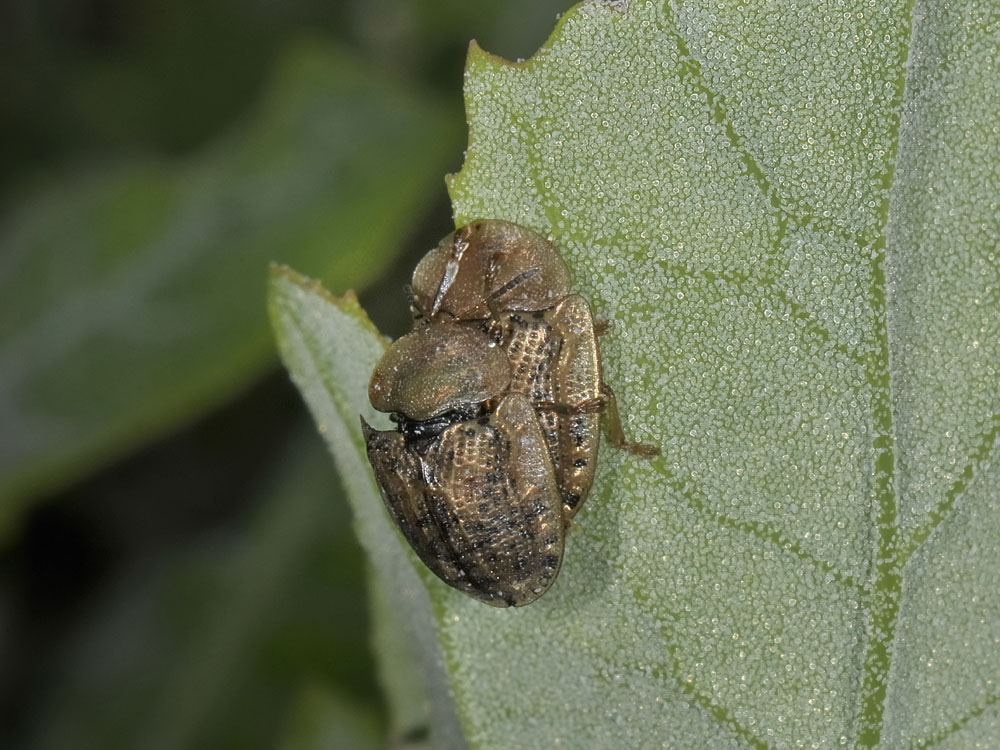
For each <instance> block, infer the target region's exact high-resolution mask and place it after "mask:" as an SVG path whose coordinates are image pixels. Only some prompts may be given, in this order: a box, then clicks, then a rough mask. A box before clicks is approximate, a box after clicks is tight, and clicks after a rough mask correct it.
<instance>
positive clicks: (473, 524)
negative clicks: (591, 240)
mask: <svg viewBox="0 0 1000 750" xmlns="http://www.w3.org/2000/svg"><path fill="white" fill-rule="evenodd" d="M411 294H412V297H411V299H412V309H413V315H414V330H413V331H411V332H410V333H408V334H406V335H405V336H403V337H402V338H400V339H399V340H397V341H396V342H395V343H394V344H393V345H392V346H391V347H390V348H389V349H388V350H387V351H386V353H385V355H384V356H383V358H382V359H381V360H380V361H379V362H378V364H377V365H376V367H375V370H374V372H373V373H372V378H371V381H370V383H369V398H370V400H371V403H372V405H373V406H374V407H375V408H376V409H377V410H379V411H383V412H389V413H390V415H391V417H390V418H391V419H392V420H393V421H394V422H395V423H396V425H397V428H396V430H388V431H379V430H375V429H373V428H371V427H370V426H369V425H368V424H367V423H366V422H365V421H364V419H363V418H362V420H361V421H362V427H363V431H364V436H365V444H366V447H367V451H368V458H369V461H370V462H371V464H372V467H373V469H374V470H375V476H376V479H377V481H378V484H379V488H380V491H381V494H382V497H383V500H384V501H385V504H386V507H387V508H388V510H389V512H390V514H391V515H392V517H393V519H394V520H395V522H396V524H397V525H398V526H399V528H400V530H401V531H402V533H403V535H404V536H405V537H406V539H407V541H408V542H409V543H410V545H411V546H412V547H413V548H414V550H415V551H416V553H417V555H418V556H419V557H420V559H421V560H422V561H423V562H424V563H425V564H426V565H427V567H428V568H430V569H431V570H432V571H433V572H434V573H435V574H436V575H437V576H438V577H440V578H441V579H442V580H444V581H445V582H446V583H448V584H449V585H451V586H453V587H455V588H457V589H459V590H461V591H464V592H465V593H467V594H469V595H471V596H473V597H474V598H477V599H479V600H481V601H484V602H486V603H488V604H492V605H495V606H521V605H524V604H529V603H531V602H532V601H534V600H535V599H537V598H538V597H539V596H541V594H543V593H544V592H545V591H546V590H547V589H548V588H549V586H551V584H552V582H553V581H554V580H555V577H556V575H557V573H558V571H559V566H560V565H561V560H562V552H563V546H564V540H565V530H566V527H567V526H568V524H569V520H570V519H571V518H572V517H573V515H574V514H575V513H576V512H577V511H578V510H579V508H580V506H581V504H582V503H583V501H584V499H585V498H586V495H587V493H588V492H589V490H590V487H591V485H592V484H593V480H594V472H595V469H596V462H597V451H598V446H599V441H600V415H601V413H602V412H607V414H608V417H609V434H610V435H611V437H612V439H613V440H614V441H615V443H616V444H617V445H618V446H619V447H621V448H623V449H625V450H628V451H631V452H633V453H635V454H637V455H641V456H644V457H651V456H653V455H656V454H657V453H658V452H659V451H658V450H657V449H656V448H655V447H653V446H649V445H645V444H637V443H630V442H629V441H627V440H626V439H625V436H624V433H623V432H622V429H621V421H620V419H619V417H618V411H617V408H616V403H615V398H614V393H613V392H612V391H611V389H610V388H609V387H608V386H607V385H606V384H605V383H604V382H603V379H602V377H601V366H600V354H599V350H598V346H597V336H598V335H599V333H600V332H601V329H600V327H599V326H595V324H594V321H593V318H592V316H591V312H590V305H589V304H588V302H587V300H586V299H585V298H584V297H582V296H580V295H577V294H571V293H570V275H569V269H568V267H567V266H566V264H565V262H564V261H563V260H562V258H561V257H560V256H559V254H558V252H557V251H556V249H555V247H554V246H553V245H552V244H551V243H550V242H548V241H547V240H545V239H544V238H542V237H540V236H539V235H537V234H535V233H534V232H532V231H531V230H529V229H526V228H524V227H520V226H518V225H516V224H512V223H510V222H506V221H499V220H479V221H474V222H472V223H470V224H468V225H466V226H464V227H462V228H460V229H457V230H456V231H455V232H454V233H452V234H451V235H449V236H448V237H445V238H444V239H443V240H442V241H441V242H440V243H439V244H438V246H437V247H435V248H434V249H433V250H431V251H430V252H429V253H428V254H427V255H426V256H425V257H424V258H423V259H422V260H421V261H420V263H419V264H418V265H417V268H416V269H415V271H414V274H413V282H412V290H411Z"/></svg>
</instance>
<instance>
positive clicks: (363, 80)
mask: <svg viewBox="0 0 1000 750" xmlns="http://www.w3.org/2000/svg"><path fill="white" fill-rule="evenodd" d="M448 114H449V113H448V112H447V110H442V108H441V107H440V106H439V104H438V103H437V102H435V101H434V100H432V99H423V98H421V97H420V96H419V95H417V94H415V92H412V91H405V90H402V89H401V87H399V86H398V85H397V84H393V83H391V82H390V81H389V80H388V79H387V78H386V77H385V76H383V75H380V74H379V73H378V72H377V71H373V70H368V69H366V68H365V67H364V66H363V65H362V64H361V63H359V62H358V61H356V60H352V59H351V58H349V57H348V56H346V55H345V54H344V53H343V52H340V51H338V50H335V49H331V48H329V47H328V46H326V45H324V44H321V43H318V42H302V43H300V44H298V45H296V46H294V47H293V48H292V49H290V50H289V51H288V53H287V55H286V56H285V58H284V59H283V62H282V64H281V65H280V66H279V69H278V70H277V71H276V72H275V74H274V76H273V80H272V81H271V83H270V86H269V88H268V91H267V93H266V95H265V97H264V100H263V103H262V105H261V106H260V107H259V108H257V109H256V110H255V111H254V112H253V113H252V115H251V116H250V117H249V118H248V123H247V125H246V126H245V127H243V128H242V129H241V130H240V131H238V132H235V133H233V134H231V135H230V136H228V137H226V138H224V139H222V140H220V141H218V142H216V143H214V144H210V145H209V146H208V147H207V148H206V149H205V150H204V151H202V152H201V153H198V154H195V155H194V156H192V157H190V158H188V159H185V160H183V161H181V162H177V163H173V162H149V163H144V164H129V165H126V166H124V167H122V168H121V169H118V170H114V171H112V172H110V173H107V174H104V175H100V176H95V175H92V174H73V175H66V176H65V178H64V179H63V180H62V183H61V184H60V185H59V186H58V187H55V188H52V189H50V190H48V191H47V192H45V193H44V194H42V195H40V196H38V197H37V198H35V199H34V200H32V201H31V202H30V203H29V204H27V205H25V206H22V207H21V208H20V209H19V210H18V211H17V212H16V213H13V214H11V215H10V216H8V217H7V218H6V219H5V220H4V221H3V222H2V225H0V247H2V248H3V254H2V258H0V300H2V303H0V423H2V424H3V429H2V430H0V535H3V533H5V529H6V527H8V526H9V524H10V522H11V521H12V520H13V519H14V518H15V517H16V515H17V513H18V512H19V508H20V506H21V504H22V503H23V502H26V501H27V500H29V499H31V498H32V497H37V496H38V495H39V493H43V492H46V491H51V490H53V489H56V488H58V487H60V486H63V485H65V484H66V483H67V482H69V481H71V480H73V479H74V478H77V477H79V476H80V475H81V474H83V473H85V472H87V471H93V470H94V469H95V468H97V467H98V466H99V465H100V464H101V463H103V462H106V461H108V460H111V459H112V458H114V457H115V456H117V455H120V454H122V453H124V452H127V451H131V450H134V449H135V448H136V446H137V445H138V444H139V443H140V442H141V441H143V440H145V439H149V438H150V437H151V436H153V435H156V434H161V433H162V432H163V431H165V430H168V429H171V428H173V427H176V426H177V425H178V424H179V423H180V422H182V421H183V420H185V419H187V418H190V417H191V416H192V415H194V414H196V413H198V412H199V411H201V410H203V409H205V408H208V407H210V406H211V405H212V404H215V403H218V402H220V401H222V400H224V399H228V398H231V397H232V396H233V394H234V393H236V392H238V391H239V390H240V389H241V388H244V387H246V386H247V385H248V384H249V383H251V382H253V380H254V379H255V378H257V377H259V375H260V374H261V372H262V371H263V370H264V369H265V368H266V367H267V366H269V365H270V364H271V362H272V360H273V347H272V343H271V339H270V335H269V332H268V329H267V321H266V318H265V315H264V312H263V309H262V307H263V306H262V305H261V304H260V300H261V299H262V298H263V295H264V290H265V283H266V281H265V279H266V269H267V264H268V263H269V262H271V261H285V262H294V263H295V264H297V265H298V266H300V267H302V268H303V269H304V270H307V271H309V272H310V273H313V274H316V275H320V276H323V277H325V278H329V279H330V280H331V283H332V284H334V285H335V288H337V289H339V290H341V291H343V290H344V289H346V288H348V287H349V286H357V287H359V286H361V285H364V284H365V283H366V282H368V281H370V280H371V279H373V278H375V277H376V276H377V275H378V274H379V272H380V271H381V270H382V269H383V268H384V267H385V264H386V263H387V262H388V260H389V259H390V258H391V257H392V255H393V254H394V251H395V250H396V249H397V247H398V246H399V245H400V244H401V242H402V239H403V238H404V237H405V236H406V234H407V232H408V231H409V229H410V226H411V224H412V222H413V221H414V220H415V217H416V216H417V215H419V213H420V212H421V211H422V210H423V209H424V207H425V206H426V205H427V202H428V195H429V191H430V190H431V189H432V188H433V186H434V185H435V182H436V180H438V179H439V177H440V173H441V170H442V169H443V168H444V166H445V165H446V164H447V162H448V158H449V157H450V155H451V151H452V148H453V144H454V142H455V136H456V132H455V130H456V128H455V127H454V124H453V123H452V122H451V118H450V117H449V116H448Z"/></svg>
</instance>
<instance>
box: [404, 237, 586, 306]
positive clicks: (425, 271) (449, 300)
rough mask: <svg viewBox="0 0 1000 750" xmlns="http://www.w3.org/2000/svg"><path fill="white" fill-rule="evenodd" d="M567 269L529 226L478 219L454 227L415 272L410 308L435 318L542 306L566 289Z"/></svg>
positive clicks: (550, 246)
mask: <svg viewBox="0 0 1000 750" xmlns="http://www.w3.org/2000/svg"><path fill="white" fill-rule="evenodd" d="M569 284H570V278H569V270H568V269H567V267H566V264H565V263H564V262H563V260H562V258H561V257H560V256H559V254H558V253H557V252H556V250H555V248H554V247H553V246H552V244H551V243H550V242H549V241H548V240H546V239H545V238H544V237H541V236H540V235H538V234H535V233H534V232H532V231H531V230H529V229H525V228H524V227H521V226H518V225H517V224H512V223H510V222H509V221H501V220H499V219H478V220H476V221H473V222H471V223H470V224H467V225H465V226H464V227H461V228H460V229H456V230H455V231H454V232H452V233H451V234H450V235H448V236H447V237H445V238H444V239H443V240H441V242H440V243H439V244H438V246H437V247H435V248H434V249H433V250H431V251H430V252H429V253H427V255H425V256H424V257H423V259H422V260H421V261H420V263H419V264H418V265H417V268H416V270H414V272H413V307H414V310H415V311H416V312H417V314H419V315H421V316H425V317H431V318H432V317H435V316H437V315H438V313H441V312H444V313H447V314H449V315H451V316H452V317H453V318H457V319H459V320H482V319H485V318H488V317H490V306H491V304H492V306H493V309H494V310H526V311H531V310H544V309H547V308H549V307H551V306H552V305H554V304H555V303H556V302H557V301H558V300H560V299H562V298H563V297H565V296H566V295H567V294H569Z"/></svg>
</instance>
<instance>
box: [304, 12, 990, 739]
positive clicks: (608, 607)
mask: <svg viewBox="0 0 1000 750" xmlns="http://www.w3.org/2000/svg"><path fill="white" fill-rule="evenodd" d="M996 28H997V17H996V12H995V9H994V8H992V7H990V6H989V4H977V3H975V2H964V3H949V4H947V7H942V6H941V5H940V4H933V3H922V2H918V3H907V2H897V3H891V4H889V5H885V4H870V3H863V2H857V3H849V4H847V5H838V6H836V10H834V9H833V7H832V6H830V5H829V4H828V3H818V2H816V3H809V2H805V3H802V2H799V3H786V4H783V5H780V6H776V5H774V4H770V5H762V6H753V5H750V6H748V5H743V4H736V3H725V2H723V3H711V4H694V3H684V4H682V3H679V2H674V3H665V2H655V3H654V2H638V1H637V0H633V1H632V2H616V3H599V2H588V3H583V4H581V5H579V6H577V7H576V8H574V9H573V10H572V11H571V12H570V13H568V14H567V15H566V16H565V17H564V18H563V19H562V21H561V22H560V24H559V26H558V28H557V30H556V32H555V34H554V35H553V37H552V39H551V40H550V41H549V43H548V44H547V45H546V46H545V47H544V48H543V49H542V50H541V51H540V52H539V53H538V54H537V55H536V56H535V57H534V58H532V59H531V60H529V61H527V62H526V63H521V64H511V63H507V62H505V61H503V60H500V59H497V58H494V57H491V56H490V55H488V54H486V53H484V52H482V51H481V50H479V49H478V48H476V47H473V49H472V51H471V53H470V57H469V63H468V69H467V75H466V104H467V109H468V114H469V121H470V144H469V150H468V152H467V157H466V163H465V166H464V167H463V169H462V171H461V173H460V174H458V175H457V176H455V177H454V178H453V179H452V181H451V185H450V187H451V193H452V197H453V200H454V204H455V208H456V218H457V221H458V223H459V224H461V223H464V222H466V221H468V220H470V219H472V218H476V217H480V216H484V217H496V218H504V219H509V220H514V221H517V222H519V223H522V224H525V225H528V226H530V227H532V228H534V229H536V230H538V231H540V232H543V233H548V234H550V235H551V236H552V237H553V238H554V240H555V241H556V243H557V244H559V245H560V246H561V247H563V248H564V249H565V253H566V257H567V259H568V260H569V262H570V265H571V267H572V270H573V274H574V277H575V279H576V282H577V285H578V288H579V289H580V290H581V291H582V292H583V293H584V294H586V295H587V296H588V297H589V298H590V299H591V300H592V302H593V304H594V307H595V309H596V312H597V314H598V315H599V316H601V317H604V318H606V319H608V320H610V321H611V322H613V324H614V327H613V333H612V335H610V336H608V337H606V338H605V339H604V340H602V345H603V352H604V366H605V367H604V370H605V376H606V378H607V380H608V381H609V383H610V384H611V385H612V386H613V387H614V388H615V389H616V390H617V392H618V396H619V399H620V405H621V408H622V411H623V413H624V415H625V419H626V429H627V430H628V431H629V432H630V433H631V435H632V436H633V437H634V438H635V439H639V440H643V441H652V442H656V443H658V444H660V445H661V446H662V448H663V454H662V456H661V457H660V458H658V459H656V460H654V461H651V462H645V461H642V460H639V459H637V458H635V457H633V456H629V455H626V454H623V453H620V452H616V451H615V450H614V449H613V448H608V447H605V449H604V450H603V451H602V455H601V459H600V467H599V473H598V478H597V481H596V483H595V486H594V488H593V491H592V493H591V496H590V499H589V501H588V502H587V504H586V506H585V507H584V508H583V510H582V512H581V513H580V514H579V515H578V516H577V517H576V519H575V520H576V524H577V525H578V527H579V528H578V529H576V530H575V531H574V532H573V533H572V534H571V535H570V538H569V540H568V548H567V553H566V559H565V562H564V565H563V568H562V573H561V574H560V578H559V580H558V581H557V582H556V584H555V586H554V587H553V589H552V591H551V592H549V593H548V594H546V596H545V597H543V598H542V599H541V600H539V601H538V602H537V603H535V604H533V605H531V606H530V607H526V608H524V609H515V610H495V609H492V608H489V607H484V606H482V605H481V604H480V603H478V602H475V601H473V600H471V599H469V598H467V597H465V596H463V595H462V594H459V593H458V592H456V591H453V590H451V589H448V588H447V587H446V586H444V584H441V583H440V582H437V581H433V580H432V581H430V583H429V591H430V595H431V600H432V601H433V602H434V613H435V616H436V619H437V624H438V628H439V637H440V641H441V644H442V646H443V651H444V657H445V662H446V666H447V671H448V676H449V679H450V684H451V688H452V692H453V695H454V697H455V701H456V706H457V711H458V714H459V716H460V717H461V720H462V728H463V730H464V732H465V736H466V738H467V739H468V741H469V743H470V745H472V746H474V747H484V748H485V747H550V746H554V745H557V744H558V745H560V746H563V747H587V748H600V747H614V748H618V747H651V746H656V747H660V746H666V745H671V746H673V745H678V746H682V747H713V748H714V747H757V748H766V747H775V748H778V747H782V748H783V747H801V746H805V747H841V746H845V747H850V746H875V745H882V746H886V747H907V746H914V745H917V744H926V745H941V746H944V745H948V746H973V745H975V744H976V743H979V744H980V745H981V746H990V745H992V744H994V743H995V742H996V740H997V738H998V737H1000V714H998V706H1000V704H998V700H997V698H998V695H1000V693H998V691H997V687H996V685H997V680H998V679H1000V648H997V645H998V642H1000V629H998V628H1000V625H998V623H1000V599H998V598H997V597H996V595H995V589H996V584H995V581H996V580H997V578H998V575H1000V571H998V562H997V561H998V560H1000V512H998V511H1000V494H998V492H997V489H996V488H997V487H1000V476H998V475H997V469H998V466H1000V461H997V460H996V459H997V458H998V452H1000V448H998V441H997V430H998V425H1000V415H998V413H1000V395H998V389H997V387H996V379H997V371H998V369H1000V343H998V342H1000V336H998V333H1000V273H998V268H1000V266H998V263H997V258H996V247H997V240H998V237H1000V211H998V206H997V196H998V195H1000V173H998V172H997V170H996V164H997V163H998V161H1000V138H998V135H997V130H996V127H995V122H996V120H997V114H998V113H997V109H996V102H997V101H998V97H997V94H998V93H1000V89H998V83H997V81H998V80H1000V77H998V76H997V75H996V71H995V70H994V68H995V64H994V61H995V60H996V57H997V48H996ZM305 335H306V334H303V336H305ZM314 335H315V336H316V337H317V338H318V339H319V340H322V341H323V342H324V346H326V347H329V348H339V349H343V350H347V349H348V348H349V347H350V346H352V344H351V343H350V341H351V340H352V338H351V337H352V336H357V335H358V334H357V332H354V331H353V330H352V329H351V328H350V327H349V326H346V325H344V326H342V327H341V328H335V327H332V326H331V327H329V328H327V329H325V330H323V331H322V332H319V331H317V332H316V333H315V334H314ZM355 345H356V344H355ZM372 354H373V356H374V353H372ZM293 371H296V370H295V369H294V368H293ZM298 374H299V377H300V378H302V377H303V376H305V377H306V378H307V380H306V381H305V382H302V381H300V386H303V387H305V388H306V389H307V390H306V392H307V399H308V398H309V396H308V393H309V392H310V391H313V390H319V389H321V388H322V387H324V386H323V384H322V382H320V383H313V382H310V381H311V378H313V377H315V378H323V377H324V375H325V376H328V377H332V376H334V375H336V378H335V379H331V380H327V381H325V382H326V387H329V388H333V387H336V388H337V389H340V392H342V393H344V394H345V395H344V398H345V399H353V401H352V403H353V404H354V409H353V410H354V411H355V412H356V411H363V412H364V413H365V414H366V418H367V414H368V411H367V404H366V403H365V401H364V396H363V389H364V383H365V377H363V376H364V375H365V373H360V372H359V373H351V378H347V379H345V378H344V377H343V375H345V373H342V372H337V373H334V372H332V371H331V372H328V373H323V372H322V371H314V372H313V373H311V374H306V373H304V372H303V371H301V370H299V371H298ZM334 383H336V386H334V385H333V384H334ZM352 389H356V390H352ZM342 418H343V419H346V420H347V422H346V423H347V424H348V425H350V415H347V414H345V415H343V416H342ZM321 424H323V425H324V426H325V427H326V428H327V429H328V430H329V429H331V428H330V423H329V421H327V420H321ZM352 435H353V437H352V444H353V446H354V448H355V450H356V451H357V456H358V457H357V460H356V463H355V464H352V465H351V471H352V472H361V471H362V470H363V468H364V467H363V466H361V464H362V459H361V455H362V453H361V445H360V441H359V440H358V438H357V434H356V433H352ZM344 449H345V448H344V447H342V450H344ZM342 461H343V459H342ZM342 470H343V468H342ZM357 481H358V482H359V483H361V480H357ZM366 492H367V493H368V494H367V495H365V496H364V497H361V496H360V495H358V494H357V491H356V490H355V498H354V500H355V504H356V506H355V507H356V512H361V509H362V508H368V506H371V508H375V507H377V505H378V502H377V499H376V498H375V497H374V494H373V493H371V491H370V487H366ZM371 508H369V509H368V511H367V512H372V513H374V510H372V509H371ZM383 520H384V519H383ZM360 531H361V533H362V538H363V539H366V544H367V545H368V546H373V545H378V544H380V543H384V542H380V541H379V538H372V536H371V535H376V534H381V533H383V532H382V531H381V530H380V529H376V528H375V527H374V525H372V526H369V527H367V528H366V527H365V526H364V525H362V528H361V529H360ZM386 533H387V537H386V538H394V537H395V535H393V534H388V532H386ZM366 535H369V536H368V537H366ZM383 554H384V555H385V556H386V557H388V552H387V551H384V552H383Z"/></svg>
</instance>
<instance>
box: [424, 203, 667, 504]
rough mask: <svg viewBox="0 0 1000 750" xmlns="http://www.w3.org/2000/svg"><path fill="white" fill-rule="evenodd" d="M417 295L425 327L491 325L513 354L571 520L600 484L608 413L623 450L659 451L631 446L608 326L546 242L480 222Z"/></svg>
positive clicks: (429, 271)
mask: <svg viewBox="0 0 1000 750" xmlns="http://www.w3.org/2000/svg"><path fill="white" fill-rule="evenodd" d="M411 292H412V300H413V302H412V306H413V312H414V317H415V318H416V319H417V320H418V321H421V320H430V321H443V320H455V321H459V322H464V323H465V324H467V325H473V326H480V327H486V328H488V330H489V331H490V332H491V334H492V335H493V337H494V338H495V339H497V341H498V342H499V343H500V344H501V345H502V346H503V347H504V349H506V351H507V355H508V357H509V358H510V360H511V365H512V367H513V373H512V380H511V385H510V390H511V391H512V392H516V393H523V394H525V395H527V396H528V397H529V398H530V400H531V402H532V404H533V405H534V407H535V409H536V411H537V412H538V415H539V419H541V421H542V425H543V429H544V432H545V438H546V441H547V443H548V445H549V451H550V453H551V454H552V462H553V465H554V466H555V468H556V477H557V479H558V482H559V488H560V492H561V493H562V497H563V504H564V506H565V509H566V512H567V519H568V518H571V517H572V516H573V515H574V514H575V513H576V512H577V510H579V508H580V505H581V504H582V503H583V501H584V499H585V498H586V496H587V493H588V492H589V490H590V487H591V485H592V484H593V482H594V472H595V470H596V464H597V453H598V447H599V443H600V415H601V413H602V412H605V411H606V412H607V415H608V432H609V436H610V437H611V439H612V440H613V441H614V443H615V445H616V446H617V447H618V448H621V449H623V450H626V451H629V452H631V453H634V454H636V455H639V456H643V457H646V458H651V457H653V456H655V455H657V454H658V453H659V450H658V449H657V448H656V447H655V446H651V445H646V444H644V443H632V442H630V441H629V440H627V439H626V437H625V434H624V432H623V430H622V427H621V418H620V417H619V414H618V408H617V401H616V399H615V395H614V392H613V391H612V390H611V388H610V387H609V386H608V385H607V384H606V383H605V382H604V379H603V377H602V375H601V360H600V350H599V347H598V345H597V338H598V336H599V335H600V334H601V333H603V332H604V328H603V327H601V326H598V325H595V323H594V320H593V317H592V315H591V312H590V304H589V303H588V302H587V300H586V299H585V298H584V297H582V296H581V295H578V294H571V293H570V274H569V268H568V267H567V266H566V263H565V261H564V260H563V259H562V257H561V256H560V255H559V252H558V251H557V250H556V248H555V246H554V245H553V244H552V243H551V242H549V241H548V240H546V239H545V238H544V237H542V236H540V235H538V234H536V233H535V232H533V231H531V230H530V229H527V228H525V227H522V226H519V225H517V224H514V223H512V222H509V221H502V220H498V219H479V220H477V221H473V222H471V223H469V224H467V225H465V226H464V227H461V228H459V229H456V230H455V231H454V232H453V233H452V234H450V235H448V236H447V237H445V238H444V239H443V240H441V242H440V243H439V244H438V245H437V247H435V248H434V249H433V250H431V251H430V252H429V253H428V254H427V255H425V256H424V258H423V259H422V260H421V261H420V263H418V264H417V267H416V269H415V270H414V272H413V281H412V288H411Z"/></svg>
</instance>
